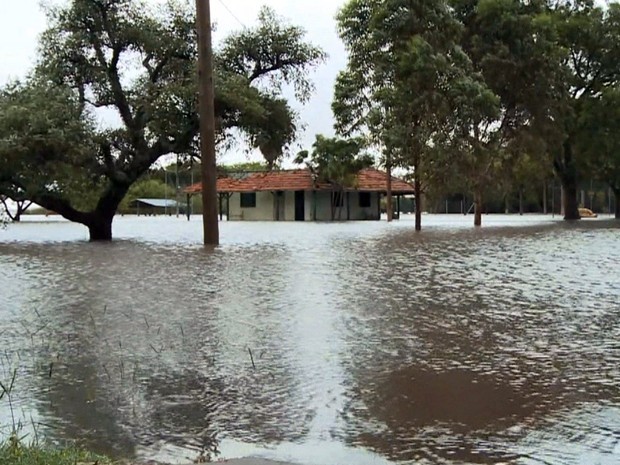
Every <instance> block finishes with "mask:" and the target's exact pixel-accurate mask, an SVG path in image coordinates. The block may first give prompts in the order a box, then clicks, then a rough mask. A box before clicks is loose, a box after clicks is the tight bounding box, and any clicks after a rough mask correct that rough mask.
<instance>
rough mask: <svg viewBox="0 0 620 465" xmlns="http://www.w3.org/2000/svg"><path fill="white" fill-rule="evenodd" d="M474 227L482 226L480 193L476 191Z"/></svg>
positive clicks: (478, 190)
mask: <svg viewBox="0 0 620 465" xmlns="http://www.w3.org/2000/svg"><path fill="white" fill-rule="evenodd" d="M474 206H475V211H474V226H482V192H481V191H480V189H476V191H475V192H474Z"/></svg>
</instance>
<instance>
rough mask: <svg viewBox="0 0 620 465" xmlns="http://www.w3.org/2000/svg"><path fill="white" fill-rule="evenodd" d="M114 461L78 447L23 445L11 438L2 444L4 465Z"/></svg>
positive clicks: (88, 464) (0, 455)
mask: <svg viewBox="0 0 620 465" xmlns="http://www.w3.org/2000/svg"><path fill="white" fill-rule="evenodd" d="M111 463H112V462H111V461H110V460H109V459H107V458H105V457H101V456H98V455H95V454H91V453H89V452H86V451H83V450H81V449H78V448H74V447H69V448H56V447H52V446H50V447H46V446H38V445H32V446H22V445H21V444H16V443H15V442H14V441H11V440H9V441H8V442H7V443H5V444H2V445H0V464H2V465H77V464H80V465H94V464H97V465H107V464H111Z"/></svg>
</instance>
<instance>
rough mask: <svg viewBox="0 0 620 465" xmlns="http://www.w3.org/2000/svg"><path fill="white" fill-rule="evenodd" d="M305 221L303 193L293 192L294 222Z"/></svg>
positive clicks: (304, 197)
mask: <svg viewBox="0 0 620 465" xmlns="http://www.w3.org/2000/svg"><path fill="white" fill-rule="evenodd" d="M305 219H306V196H305V192H304V191H295V221H304V220H305Z"/></svg>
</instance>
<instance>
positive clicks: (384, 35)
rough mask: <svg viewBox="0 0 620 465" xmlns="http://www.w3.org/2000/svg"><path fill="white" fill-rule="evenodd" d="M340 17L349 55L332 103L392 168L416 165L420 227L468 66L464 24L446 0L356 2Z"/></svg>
mask: <svg viewBox="0 0 620 465" xmlns="http://www.w3.org/2000/svg"><path fill="white" fill-rule="evenodd" d="M337 19H338V29H339V33H340V37H341V38H342V39H343V41H344V43H345V46H346V48H347V50H348V52H349V61H348V64H347V68H346V70H345V71H343V72H342V73H341V74H340V75H339V77H338V80H337V83H336V90H335V99H334V103H333V105H332V108H333V110H334V114H335V117H336V120H337V129H338V131H339V133H340V134H343V135H353V134H356V133H360V132H362V133H367V134H368V135H369V137H371V138H372V139H373V141H374V143H375V144H376V145H377V146H379V147H381V148H382V151H383V152H384V153H385V154H386V155H387V157H386V160H389V161H390V163H389V164H390V165H392V166H402V167H406V168H410V169H412V170H413V176H414V186H415V195H416V229H417V230H420V229H421V219H422V216H421V213H422V211H421V194H422V190H423V181H426V180H428V179H429V178H430V176H431V174H430V173H431V172H432V170H433V169H434V168H435V166H434V158H435V156H436V154H437V152H438V149H439V147H438V143H439V142H440V140H441V139H440V138H439V137H438V134H439V133H440V132H441V131H442V128H443V127H444V126H445V124H446V118H447V116H448V115H449V114H450V113H451V107H450V103H449V96H448V92H449V90H450V88H451V86H452V84H453V80H454V79H455V78H459V79H460V76H462V75H463V72H464V71H463V70H464V69H465V68H467V67H468V66H469V60H468V58H467V56H466V55H465V54H464V53H463V51H462V49H461V47H460V46H459V43H458V42H459V37H460V34H461V25H460V23H459V22H458V21H457V20H456V18H455V17H454V15H453V13H452V11H451V8H450V7H449V6H448V4H447V3H446V2H445V1H431V0H415V1H411V0H350V1H349V2H348V3H346V4H345V6H344V7H343V8H342V10H341V11H340V13H339V14H338V18H337ZM444 132H445V130H444Z"/></svg>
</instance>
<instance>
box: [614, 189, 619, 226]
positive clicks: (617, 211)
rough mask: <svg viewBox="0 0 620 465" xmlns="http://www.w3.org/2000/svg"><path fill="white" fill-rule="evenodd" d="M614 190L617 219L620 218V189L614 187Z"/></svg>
mask: <svg viewBox="0 0 620 465" xmlns="http://www.w3.org/2000/svg"><path fill="white" fill-rule="evenodd" d="M612 190H613V191H614V197H615V200H616V208H615V211H616V219H617V220H620V189H612Z"/></svg>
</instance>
